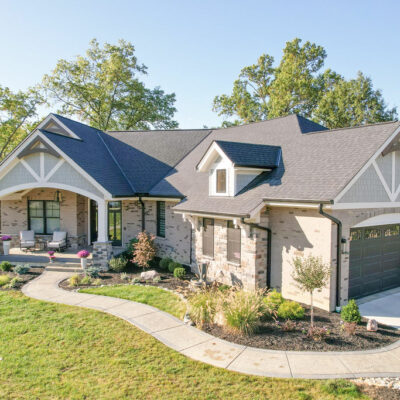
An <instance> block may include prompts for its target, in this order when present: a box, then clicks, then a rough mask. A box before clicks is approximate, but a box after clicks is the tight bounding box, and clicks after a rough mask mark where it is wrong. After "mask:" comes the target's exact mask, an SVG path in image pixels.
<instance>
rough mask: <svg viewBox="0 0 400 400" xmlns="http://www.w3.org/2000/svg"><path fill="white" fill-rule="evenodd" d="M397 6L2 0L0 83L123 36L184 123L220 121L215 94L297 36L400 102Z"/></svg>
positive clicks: (34, 76)
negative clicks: (171, 96) (93, 44)
mask: <svg viewBox="0 0 400 400" xmlns="http://www.w3.org/2000/svg"><path fill="white" fill-rule="evenodd" d="M399 15H400V2H399V1H389V0H387V1H386V0H382V1H369V0H363V1H359V0H351V1H349V0H347V1H342V0H335V1H322V0H319V1H311V0H309V1H307V0H305V1H298V0H285V1H267V0H264V1H261V0H260V1H257V0H242V1H238V0H230V1H228V0H201V1H200V0H181V1H178V0H163V1H162V0H159V1H155V0H140V1H136V0H128V1H125V0H112V1H111V0H108V1H106V0H96V1H92V0H68V1H61V0H52V1H45V0H34V1H32V0H29V1H25V0H0V85H2V86H7V87H9V88H11V89H12V90H20V89H21V90H24V89H26V88H27V87H29V86H33V85H35V84H37V83H38V82H40V81H41V79H42V77H43V75H44V74H45V73H49V72H51V70H52V69H53V68H54V67H55V65H56V63H57V60H59V59H61V58H64V59H67V60H71V59H73V58H74V57H75V56H76V55H78V54H84V52H85V51H86V49H87V48H88V43H89V41H90V40H91V39H93V38H96V39H98V40H99V41H100V43H104V42H108V43H116V42H117V41H118V40H119V39H125V40H127V41H130V42H131V43H133V44H134V46H135V48H136V55H137V57H138V60H139V62H141V63H143V64H145V65H146V66H147V67H148V76H146V77H145V78H144V79H143V80H144V81H145V83H146V85H147V86H149V87H154V86H160V87H161V88H162V89H163V90H165V91H166V92H167V93H170V92H174V93H176V98H177V101H176V108H177V109H178V112H177V113H176V114H175V119H176V120H177V121H178V122H179V126H180V128H202V127H203V126H208V127H215V126H219V125H220V124H221V122H222V120H223V119H222V118H221V117H218V115H217V114H216V113H215V112H213V111H212V102H213V98H214V97H215V96H216V95H219V94H224V93H230V91H231V89H232V84H233V81H234V80H235V79H236V78H237V77H238V75H239V73H240V70H241V69H242V68H243V67H244V66H247V65H251V64H254V63H255V62H256V60H257V58H258V57H259V56H260V55H261V54H263V53H267V54H270V55H272V56H274V57H275V60H276V61H279V59H280V57H281V55H282V49H283V47H284V46H285V43H286V42H287V41H290V40H292V39H294V38H295V37H299V38H301V39H302V40H303V41H307V40H308V41H311V42H314V43H316V44H318V45H321V46H323V47H324V48H325V50H326V51H327V54H328V57H327V59H326V62H325V66H324V68H331V69H333V70H335V71H336V72H338V73H340V74H342V75H344V76H345V77H346V78H352V77H355V76H356V74H357V71H359V70H360V71H362V72H364V73H365V74H366V75H367V76H370V77H371V78H372V80H373V83H374V87H375V88H379V89H381V90H382V92H383V95H384V98H385V100H386V101H387V103H388V104H389V105H390V106H391V107H393V106H400V79H399V71H400V51H399V38H400V24H399V22H398V18H399V17H398V16H399ZM47 111H56V109H51V110H42V112H43V113H44V112H47Z"/></svg>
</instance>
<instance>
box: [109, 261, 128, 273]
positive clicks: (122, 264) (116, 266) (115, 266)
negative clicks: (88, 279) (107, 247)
mask: <svg viewBox="0 0 400 400" xmlns="http://www.w3.org/2000/svg"><path fill="white" fill-rule="evenodd" d="M127 263H128V262H127V261H126V259H125V258H123V257H115V258H112V259H111V260H110V261H109V266H110V269H111V270H112V271H114V272H121V271H123V270H124V269H125V268H126V265H127Z"/></svg>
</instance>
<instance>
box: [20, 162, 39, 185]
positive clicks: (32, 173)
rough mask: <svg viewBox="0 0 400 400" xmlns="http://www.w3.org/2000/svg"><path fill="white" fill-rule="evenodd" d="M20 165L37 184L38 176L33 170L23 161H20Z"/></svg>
mask: <svg viewBox="0 0 400 400" xmlns="http://www.w3.org/2000/svg"><path fill="white" fill-rule="evenodd" d="M20 163H21V164H22V165H23V166H24V167H25V169H26V170H27V171H28V172H29V173H30V174H31V175H32V176H33V178H34V179H36V181H37V182H39V181H40V176H39V175H38V174H37V173H36V172H35V171H34V170H33V168H32V167H31V166H30V165H29V164H28V163H27V162H26V161H25V160H24V159H21V160H20Z"/></svg>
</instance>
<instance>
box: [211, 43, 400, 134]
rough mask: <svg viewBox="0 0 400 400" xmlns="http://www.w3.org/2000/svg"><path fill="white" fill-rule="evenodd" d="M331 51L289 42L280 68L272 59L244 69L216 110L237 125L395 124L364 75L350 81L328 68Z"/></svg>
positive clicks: (263, 58) (227, 122)
mask: <svg viewBox="0 0 400 400" xmlns="http://www.w3.org/2000/svg"><path fill="white" fill-rule="evenodd" d="M325 59H326V51H325V49H324V48H323V47H321V46H317V45H316V44H315V43H310V42H306V43H304V44H303V45H301V40H300V39H297V38H296V39H294V40H292V41H291V42H287V43H286V46H285V48H284V49H283V56H282V59H281V60H280V62H279V65H278V66H276V67H274V58H273V57H272V56H270V55H268V54H263V55H262V56H261V57H259V59H258V61H257V63H256V64H254V65H250V66H248V67H245V68H243V69H242V71H241V73H240V75H239V78H238V79H237V80H236V81H235V82H234V84H233V90H232V93H231V94H230V95H226V94H224V95H221V96H216V97H215V98H214V104H213V110H214V111H216V112H218V115H220V116H224V117H225V118H227V119H226V120H225V121H224V122H223V125H224V126H227V125H231V124H234V125H238V124H243V123H249V122H255V121H262V120H266V119H270V118H276V117H281V116H285V115H289V114H293V113H297V114H299V115H302V116H304V117H306V118H311V119H313V120H314V121H316V122H319V123H321V124H322V125H325V126H326V127H328V128H337V127H343V126H354V125H359V124H363V123H371V122H381V121H388V120H392V119H395V118H396V117H397V114H396V109H395V108H394V109H388V107H387V105H386V103H385V101H384V99H383V97H382V93H381V92H380V91H379V90H374V89H373V85H372V81H371V79H370V78H367V77H365V76H364V75H363V74H362V73H361V72H360V73H359V74H358V77H357V78H356V79H351V80H348V81H347V80H345V79H344V77H343V76H341V75H340V74H338V73H336V72H334V71H332V70H330V69H327V70H325V71H322V72H321V69H322V67H323V65H324V62H325Z"/></svg>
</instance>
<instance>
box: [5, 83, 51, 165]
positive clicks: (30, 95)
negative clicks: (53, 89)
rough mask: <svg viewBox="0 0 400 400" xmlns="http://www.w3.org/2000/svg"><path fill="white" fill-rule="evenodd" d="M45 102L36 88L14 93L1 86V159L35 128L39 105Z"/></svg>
mask: <svg viewBox="0 0 400 400" xmlns="http://www.w3.org/2000/svg"><path fill="white" fill-rule="evenodd" d="M43 103H44V101H43V98H42V97H41V96H40V95H39V93H38V92H37V90H35V89H28V90H27V91H26V92H22V91H19V92H15V93H14V92H12V91H11V90H10V89H9V88H6V87H2V86H0V160H2V159H3V158H4V157H5V156H6V155H7V154H8V153H10V152H11V151H12V150H13V149H14V147H15V146H16V145H17V144H18V143H19V142H20V141H21V140H23V139H25V137H26V136H27V135H28V133H29V132H30V131H31V130H32V129H33V128H34V126H35V125H36V121H35V118H36V116H37V107H38V106H39V105H40V104H43Z"/></svg>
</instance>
